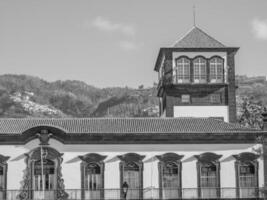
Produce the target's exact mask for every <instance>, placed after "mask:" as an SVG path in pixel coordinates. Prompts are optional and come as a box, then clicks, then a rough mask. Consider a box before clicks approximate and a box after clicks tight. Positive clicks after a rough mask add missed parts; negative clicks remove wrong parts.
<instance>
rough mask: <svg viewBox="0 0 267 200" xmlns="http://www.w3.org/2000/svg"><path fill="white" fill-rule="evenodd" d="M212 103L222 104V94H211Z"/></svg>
mask: <svg viewBox="0 0 267 200" xmlns="http://www.w3.org/2000/svg"><path fill="white" fill-rule="evenodd" d="M210 103H213V104H220V103H221V95H220V94H212V95H210Z"/></svg>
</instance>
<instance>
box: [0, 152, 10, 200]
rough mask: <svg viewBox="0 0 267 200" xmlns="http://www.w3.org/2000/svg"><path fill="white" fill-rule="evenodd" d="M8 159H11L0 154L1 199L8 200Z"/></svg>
mask: <svg viewBox="0 0 267 200" xmlns="http://www.w3.org/2000/svg"><path fill="white" fill-rule="evenodd" d="M8 159H9V157H6V156H3V155H1V154H0V199H6V186H7V160H8Z"/></svg>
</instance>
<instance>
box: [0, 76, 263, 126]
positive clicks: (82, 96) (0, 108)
mask: <svg viewBox="0 0 267 200" xmlns="http://www.w3.org/2000/svg"><path fill="white" fill-rule="evenodd" d="M236 79H237V82H238V89H237V111H238V120H239V121H240V123H241V124H242V125H244V126H247V127H254V128H261V126H262V122H261V113H262V112H263V111H264V105H267V90H266V88H267V81H266V79H265V77H246V76H237V77H236ZM156 87H157V84H155V83H154V84H153V86H151V87H149V88H145V87H144V86H143V85H140V86H139V87H138V88H137V89H133V88H128V87H110V88H103V89H100V88H97V87H94V86H90V85H87V84H86V83H84V82H82V81H72V80H67V81H55V82H47V81H45V80H42V79H40V78H38V77H33V76H27V75H11V74H7V75H2V76H0V117H14V118H16V117H157V116H158V98H157V97H156Z"/></svg>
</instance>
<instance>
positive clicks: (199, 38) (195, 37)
mask: <svg viewBox="0 0 267 200" xmlns="http://www.w3.org/2000/svg"><path fill="white" fill-rule="evenodd" d="M173 47H177V48H223V47H225V46H224V45H223V44H222V43H220V42H219V41H217V40H215V39H214V38H213V37H211V36H209V35H208V34H207V33H205V32H204V31H202V30H201V29H199V28H198V27H193V28H192V29H191V30H190V31H189V32H188V33H187V34H186V35H185V36H184V37H182V38H181V39H180V40H178V41H177V42H175V44H174V46H173Z"/></svg>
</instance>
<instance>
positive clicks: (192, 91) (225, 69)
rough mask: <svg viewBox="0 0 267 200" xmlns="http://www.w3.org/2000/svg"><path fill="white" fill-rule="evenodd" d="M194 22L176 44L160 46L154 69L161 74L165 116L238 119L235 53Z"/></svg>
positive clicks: (159, 91)
mask: <svg viewBox="0 0 267 200" xmlns="http://www.w3.org/2000/svg"><path fill="white" fill-rule="evenodd" d="M238 49H239V48H237V47H227V46H225V45H223V44H222V43H220V42H219V41H217V40H215V39H214V38H213V37H211V36H209V35H208V34H206V33H205V32H204V31H202V30H201V29H200V28H198V27H196V26H194V27H193V28H192V29H191V30H190V31H189V32H188V33H187V34H186V35H185V36H184V37H182V38H181V39H180V40H178V41H177V42H175V44H174V45H173V46H172V47H166V48H160V51H159V54H158V58H157V60H156V64H155V68H154V70H155V71H157V72H158V74H159V84H158V93H157V95H158V97H159V98H160V115H161V116H162V117H218V118H223V119H224V121H226V122H235V121H236V97H235V90H236V86H235V54H236V52H237V51H238Z"/></svg>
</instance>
